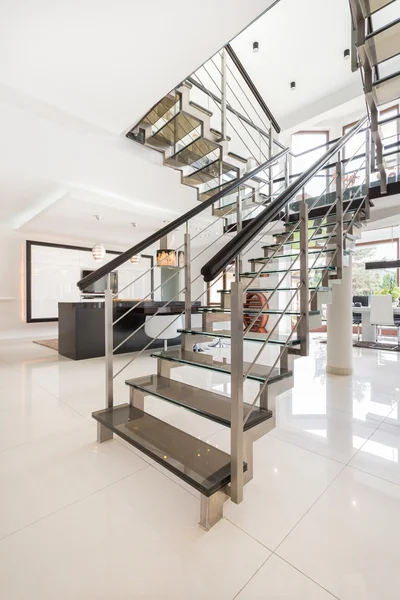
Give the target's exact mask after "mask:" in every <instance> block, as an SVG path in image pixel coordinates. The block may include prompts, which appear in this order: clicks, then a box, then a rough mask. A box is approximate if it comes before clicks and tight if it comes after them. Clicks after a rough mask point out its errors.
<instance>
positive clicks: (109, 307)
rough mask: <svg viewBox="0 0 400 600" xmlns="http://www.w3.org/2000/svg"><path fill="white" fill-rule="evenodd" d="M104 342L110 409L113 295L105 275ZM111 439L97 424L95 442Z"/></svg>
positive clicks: (107, 406)
mask: <svg viewBox="0 0 400 600" xmlns="http://www.w3.org/2000/svg"><path fill="white" fill-rule="evenodd" d="M104 342H105V344H104V345H105V359H106V360H105V366H106V382H105V383H106V408H112V407H113V404H114V393H113V350H114V340H113V294H112V290H111V275H110V273H108V275H107V288H106V290H105V292H104ZM112 437H113V433H112V431H110V430H109V429H107V428H106V427H104V426H103V425H101V423H99V422H98V423H97V441H98V442H106V441H107V440H111V439H112Z"/></svg>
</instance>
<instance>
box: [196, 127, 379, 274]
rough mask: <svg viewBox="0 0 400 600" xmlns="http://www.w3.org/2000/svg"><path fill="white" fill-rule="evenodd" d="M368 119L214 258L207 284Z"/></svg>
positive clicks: (206, 268) (204, 270) (209, 264)
mask: <svg viewBox="0 0 400 600" xmlns="http://www.w3.org/2000/svg"><path fill="white" fill-rule="evenodd" d="M367 120H368V117H367V116H366V117H364V118H363V119H360V121H359V122H358V123H357V125H355V126H354V127H353V129H351V130H350V131H349V132H348V133H346V135H344V136H343V137H342V138H340V140H339V141H338V142H336V144H335V145H334V146H333V147H332V148H330V149H329V150H327V151H326V152H325V154H324V155H323V156H321V157H320V158H319V159H318V160H316V161H315V163H314V164H313V165H312V166H311V167H309V168H308V169H307V170H306V171H304V173H303V175H301V176H300V177H299V178H298V179H296V181H294V182H293V183H291V184H290V185H289V186H288V187H287V188H286V190H284V191H283V192H282V194H280V195H279V196H278V198H277V199H276V200H275V201H274V202H272V203H271V204H270V205H269V206H268V207H267V208H265V209H264V211H263V212H262V213H261V214H260V215H259V216H258V217H256V218H255V219H253V221H251V222H250V223H249V224H248V225H247V226H246V227H245V228H244V229H242V231H240V232H239V233H238V234H237V235H236V236H235V237H234V238H233V239H232V240H230V241H229V242H228V243H227V244H226V245H225V246H224V247H223V248H222V249H221V250H220V251H219V252H217V253H216V254H215V256H213V258H211V260H209V261H208V262H207V263H206V264H205V265H204V266H203V267H202V269H201V274H202V275H203V278H204V281H206V282H210V281H213V280H214V279H215V278H216V277H217V276H218V275H219V274H220V273H222V271H223V270H224V269H225V268H226V267H227V266H228V265H229V264H230V263H231V262H232V261H233V260H234V259H235V258H236V256H237V255H238V254H240V253H241V252H242V251H243V250H244V248H246V246H247V245H248V244H249V243H250V242H251V241H252V240H254V238H255V236H256V235H257V234H259V233H260V232H261V231H262V230H263V229H264V227H265V226H266V225H267V224H268V223H270V222H271V221H273V220H274V219H275V218H276V216H277V215H278V214H279V213H280V212H281V211H282V209H284V208H285V206H286V204H288V203H289V202H290V200H292V198H293V196H295V195H296V194H297V193H298V192H299V191H300V190H301V189H302V188H303V187H304V186H305V185H307V183H308V182H309V181H310V180H311V179H312V178H313V177H314V175H316V174H317V173H318V171H320V170H321V169H322V168H323V167H324V166H325V165H326V163H328V162H329V161H330V160H331V159H332V158H333V157H334V156H335V155H336V154H337V153H338V151H339V150H340V149H341V148H343V146H344V145H345V144H347V142H348V141H349V140H350V139H351V138H352V137H353V136H354V135H355V134H356V133H358V132H359V131H360V129H361V128H362V127H363V125H364V124H365V123H366V122H367Z"/></svg>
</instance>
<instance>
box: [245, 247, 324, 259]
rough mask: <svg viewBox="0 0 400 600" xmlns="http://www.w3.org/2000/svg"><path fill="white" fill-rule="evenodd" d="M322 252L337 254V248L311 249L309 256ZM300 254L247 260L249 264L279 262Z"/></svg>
mask: <svg viewBox="0 0 400 600" xmlns="http://www.w3.org/2000/svg"><path fill="white" fill-rule="evenodd" d="M320 252H321V254H327V253H329V252H335V248H324V249H323V250H322V249H320V248H319V249H314V248H311V249H309V250H308V254H319V253H320ZM298 255H299V253H298V252H294V253H293V252H291V253H290V254H277V255H276V256H273V257H271V256H260V257H259V258H248V259H247V260H248V261H249V262H265V261H267V260H279V259H282V258H294V257H295V256H298Z"/></svg>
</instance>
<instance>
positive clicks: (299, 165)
mask: <svg viewBox="0 0 400 600" xmlns="http://www.w3.org/2000/svg"><path fill="white" fill-rule="evenodd" d="M328 142H329V131H298V132H297V133H294V134H293V135H292V150H293V152H294V154H302V156H298V157H294V158H293V160H292V173H293V174H300V173H303V172H304V171H305V170H306V169H308V167H310V166H311V165H312V164H313V163H314V162H315V161H316V160H317V159H318V158H319V157H320V156H322V155H323V154H324V153H325V152H326V150H327V149H328V147H329V145H328ZM313 148H317V149H316V150H313V151H312V152H307V150H312V149H313ZM303 153H305V154H303ZM327 184H328V172H327V171H326V172H322V173H318V174H317V175H316V176H315V177H314V178H313V179H312V180H311V181H310V182H309V183H308V184H307V186H306V190H305V191H306V194H307V195H308V197H310V198H315V197H317V196H319V195H320V194H322V193H323V191H324V190H325V188H326V186H327Z"/></svg>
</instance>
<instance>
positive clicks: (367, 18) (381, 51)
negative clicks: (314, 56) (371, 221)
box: [350, 0, 400, 193]
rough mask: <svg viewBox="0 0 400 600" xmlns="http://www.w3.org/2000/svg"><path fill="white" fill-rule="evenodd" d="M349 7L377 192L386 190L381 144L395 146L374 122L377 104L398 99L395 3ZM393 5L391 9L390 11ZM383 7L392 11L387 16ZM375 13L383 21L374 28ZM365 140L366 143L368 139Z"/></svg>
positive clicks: (369, 1)
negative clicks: (365, 104)
mask: <svg viewBox="0 0 400 600" xmlns="http://www.w3.org/2000/svg"><path fill="white" fill-rule="evenodd" d="M350 8H351V14H352V20H353V29H354V40H355V52H356V53H357V56H356V55H354V61H353V62H354V70H355V69H356V68H358V67H360V68H361V72H362V78H363V84H364V93H365V97H366V101H367V106H368V108H369V113H370V120H371V134H372V139H371V143H372V146H373V148H372V151H371V156H372V157H373V158H375V157H376V160H373V164H372V165H371V171H372V172H375V171H378V172H379V177H380V185H381V192H382V193H386V191H387V173H386V171H387V169H388V166H389V162H388V160H389V159H388V156H385V155H384V146H388V147H393V146H396V150H397V152H398V142H397V143H396V144H393V143H392V142H393V141H394V140H393V139H391V140H387V139H385V135H384V133H383V131H382V127H380V123H379V122H378V121H379V107H381V106H382V105H385V104H388V103H390V102H393V101H395V100H397V99H398V98H400V61H399V60H398V59H399V54H400V17H399V10H398V2H393V0H350ZM393 8H394V10H392V9H393ZM387 9H389V10H390V13H392V14H390V16H389V13H388V12H387ZM392 15H396V18H395V19H394V20H392V19H391V16H392ZM378 16H380V17H382V19H383V20H384V22H385V24H384V25H383V26H382V25H380V26H379V27H377V28H376V27H374V20H375V18H376V17H378ZM357 57H358V60H357ZM396 57H397V58H396ZM397 139H398V138H397ZM368 143H370V141H369V140H368ZM375 149H376V150H375ZM396 158H397V157H396ZM397 164H398V160H397Z"/></svg>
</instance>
